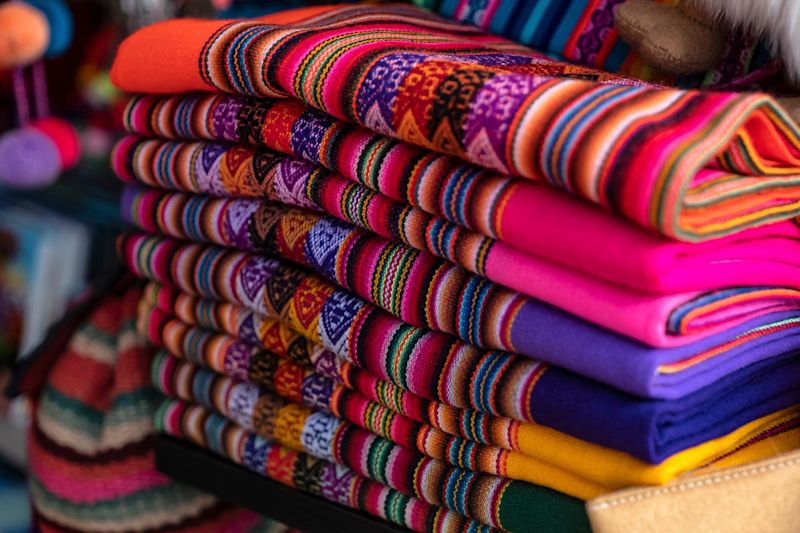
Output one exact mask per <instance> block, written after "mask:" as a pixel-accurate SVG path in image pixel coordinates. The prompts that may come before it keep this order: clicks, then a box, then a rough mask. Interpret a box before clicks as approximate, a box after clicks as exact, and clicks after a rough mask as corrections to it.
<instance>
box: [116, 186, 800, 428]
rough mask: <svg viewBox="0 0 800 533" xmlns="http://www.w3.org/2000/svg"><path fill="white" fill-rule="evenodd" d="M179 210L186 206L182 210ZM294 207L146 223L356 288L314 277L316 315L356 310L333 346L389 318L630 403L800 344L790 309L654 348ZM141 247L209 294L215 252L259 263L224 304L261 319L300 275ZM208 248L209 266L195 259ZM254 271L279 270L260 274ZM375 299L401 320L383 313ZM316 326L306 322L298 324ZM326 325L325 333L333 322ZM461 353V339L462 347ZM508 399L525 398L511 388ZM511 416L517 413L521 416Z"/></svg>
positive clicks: (701, 382) (344, 318)
mask: <svg viewBox="0 0 800 533" xmlns="http://www.w3.org/2000/svg"><path fill="white" fill-rule="evenodd" d="M207 202H210V200H207V199H202V198H197V199H196V201H195V202H194V203H193V205H192V206H190V207H191V208H190V209H188V210H187V213H191V212H192V211H195V212H196V213H201V212H202V206H203V205H204V203H207ZM177 205H178V207H180V205H181V203H180V202H178V203H177ZM220 205H221V206H223V207H224V205H226V204H225V202H222V203H221V204H220ZM259 205H260V204H259ZM251 206H252V204H251ZM285 210H286V208H282V207H279V206H272V207H269V208H267V209H266V210H265V211H264V212H262V213H261V215H263V216H258V217H257V218H255V219H253V220H252V224H251V223H250V215H251V214H253V212H254V211H253V210H250V211H249V212H248V211H239V212H237V213H236V215H235V216H232V217H230V218H229V219H226V218H225V217H221V219H220V218H217V217H215V216H211V217H209V218H208V219H207V220H206V219H203V217H202V216H200V217H199V218H198V220H197V221H196V222H197V223H196V224H195V223H194V222H195V221H194V215H187V216H189V218H188V219H186V220H184V219H183V218H182V217H171V216H168V217H167V218H166V219H164V220H160V222H161V224H159V219H158V217H154V218H155V220H154V219H151V218H149V217H146V216H145V217H142V216H137V217H136V218H137V219H138V220H139V221H142V222H143V223H144V225H145V226H146V227H148V228H150V229H156V228H157V229H159V230H163V231H166V232H167V233H169V234H171V235H172V236H175V237H183V238H186V237H188V238H192V239H198V238H204V237H205V238H210V239H211V240H214V241H216V242H224V243H232V244H238V245H239V246H243V244H242V243H246V242H247V240H248V239H253V240H255V241H256V242H258V243H259V245H261V246H262V247H273V246H274V247H276V248H278V250H279V251H280V255H282V256H284V257H289V258H292V259H294V260H295V261H296V262H298V263H300V264H304V265H309V266H313V267H314V269H316V270H317V271H318V272H320V273H321V274H323V275H324V276H326V277H327V278H329V279H331V280H333V281H335V282H336V283H339V284H341V285H342V286H344V287H346V288H349V289H351V290H352V292H348V291H346V290H345V291H343V290H342V289H339V288H336V287H335V286H334V285H333V284H332V283H330V282H329V281H327V280H324V279H322V278H320V277H317V276H309V278H308V279H309V280H314V281H313V283H314V284H315V285H316V284H321V286H322V287H324V288H323V289H320V291H317V292H321V293H325V294H326V296H325V298H322V297H320V296H316V297H315V300H314V301H315V302H316V303H317V304H318V305H317V306H316V307H315V308H314V309H313V310H312V309H311V308H309V309H308V311H309V312H310V313H311V315H313V316H319V314H320V313H326V312H325V311H324V309H323V308H324V300H325V299H326V298H327V295H328V294H330V295H333V296H331V298H332V299H333V300H334V301H336V300H342V301H344V300H345V299H346V300H347V302H348V303H347V304H346V307H347V308H348V309H347V310H346V311H345V310H342V311H337V313H339V316H337V317H336V319H335V321H336V326H335V328H336V330H337V331H335V332H333V333H332V335H333V336H334V338H335V340H332V341H331V342H333V343H334V344H337V343H339V342H345V341H346V339H347V338H348V337H349V336H350V335H352V334H351V333H346V332H348V331H350V332H352V331H356V330H357V326H356V325H355V323H354V322H353V320H354V319H356V318H357V316H358V315H359V314H364V315H366V314H370V315H374V314H377V315H378V316H382V317H385V319H386V320H387V322H386V323H387V324H392V325H391V327H389V329H387V330H386V331H382V333H383V335H386V334H388V332H389V331H391V330H392V329H394V328H402V329H403V330H407V331H409V332H417V331H419V333H415V335H417V334H419V335H424V336H425V337H426V338H427V339H432V338H433V336H434V333H433V332H430V333H428V332H424V333H423V332H422V331H421V330H419V329H418V328H414V327H412V326H413V325H415V324H416V325H417V326H419V327H425V326H427V327H430V328H431V329H433V330H436V331H445V332H448V333H455V334H457V336H458V337H460V338H461V339H464V340H467V341H470V342H472V343H473V344H475V345H479V346H488V347H491V348H496V349H505V350H510V351H512V352H515V353H520V354H524V355H527V356H530V357H533V358H536V359H537V360H542V359H546V360H547V361H549V362H552V363H554V364H557V365H559V366H561V367H563V368H566V369H569V370H572V371H574V372H576V373H578V374H581V375H583V376H587V377H590V378H592V379H595V380H598V381H601V382H604V383H607V384H610V385H612V386H614V387H616V388H619V389H621V390H624V391H626V392H630V393H632V394H637V395H641V396H644V397H656V398H678V397H683V396H686V395H688V394H690V393H692V392H695V391H697V390H700V389H703V388H705V387H707V386H709V385H710V384H712V383H714V382H716V381H718V380H719V379H722V378H724V377H725V376H726V375H728V374H730V373H731V372H732V371H734V370H737V369H739V368H741V367H743V366H745V365H747V364H750V363H753V362H757V361H760V360H763V359H770V358H775V357H778V356H781V355H782V354H786V353H788V352H789V351H791V350H792V349H796V348H797V347H798V343H800V337H798V336H797V335H794V334H793V333H794V332H795V329H796V327H795V325H796V323H797V322H798V318H797V317H796V316H795V314H794V313H792V312H791V311H783V310H781V309H776V311H781V312H776V313H772V314H768V315H765V316H764V317H760V318H758V319H756V320H753V321H750V322H746V323H744V324H742V325H740V326H737V327H736V328H731V329H730V330H729V331H725V332H723V333H721V334H718V335H715V336H710V337H708V338H706V339H701V340H699V341H696V342H694V343H692V344H689V345H685V346H680V347H675V348H663V349H657V348H649V347H646V346H643V345H641V344H639V343H637V342H634V341H632V340H629V339H626V338H624V337H621V336H618V335H614V334H612V333H609V332H607V331H605V330H603V329H601V328H598V327H595V326H593V325H591V324H588V323H586V322H584V321H582V320H579V319H576V318H575V317H573V316H571V315H569V314H567V313H564V312H563V311H561V310H559V309H557V308H554V307H551V306H549V305H545V304H542V303H541V302H537V301H535V300H533V299H530V298H525V297H523V296H521V295H519V294H517V293H513V292H511V291H508V290H506V289H502V288H500V287H498V286H496V285H494V284H492V283H491V282H489V281H487V280H486V279H485V278H480V277H477V276H470V275H468V273H466V272H465V271H463V270H462V269H458V268H456V267H454V266H453V265H450V264H447V263H444V262H441V261H438V260H436V259H435V258H433V257H430V256H427V257H425V256H422V255H420V254H419V253H418V252H415V251H413V250H410V249H407V248H405V249H404V248H403V246H402V244H400V243H396V242H393V241H387V240H384V239H380V238H378V237H376V236H374V235H371V234H368V233H366V232H363V231H359V230H353V229H352V228H351V229H348V228H347V227H346V226H345V225H344V224H342V223H341V222H338V221H333V220H332V221H325V220H320V219H319V218H318V217H316V216H315V215H313V214H310V213H307V212H296V214H293V215H291V216H282V213H283V212H284V211H285ZM225 220H228V221H230V222H232V227H225V226H224V222H225ZM209 221H211V222H209ZM137 239H140V238H134V239H133V240H129V242H130V243H131V245H130V247H128V249H126V251H125V252H124V254H123V255H124V257H125V260H126V261H128V262H129V266H131V267H132V268H134V270H144V271H148V270H151V269H152V268H155V269H156V270H159V269H161V268H165V267H167V265H166V264H163V265H161V264H154V263H152V262H153V261H155V262H156V263H157V262H159V261H167V262H168V263H172V265H173V266H172V268H179V269H181V270H186V271H194V270H195V269H196V265H202V269H201V270H198V271H197V272H196V273H195V274H192V276H198V277H199V279H197V280H186V281H187V282H188V283H190V284H194V283H199V284H200V285H201V286H212V285H216V284H221V283H224V284H228V283H230V281H231V280H230V277H231V274H232V273H231V272H229V271H227V270H221V269H220V268H219V265H220V264H221V263H220V261H218V260H213V261H209V259H210V257H211V256H212V255H220V254H222V255H224V256H225V257H226V258H230V259H229V260H230V261H233V262H240V263H248V264H251V265H252V266H251V267H248V268H249V269H256V270H258V271H259V272H261V271H263V272H264V273H263V274H259V276H261V278H260V279H259V280H258V281H256V278H253V279H244V278H243V277H242V276H249V275H250V274H249V273H247V272H248V271H247V270H239V271H238V274H236V275H238V276H239V278H240V279H241V280H242V283H245V284H247V285H249V287H247V288H246V289H245V291H244V293H242V294H229V295H228V296H227V297H226V298H224V299H225V300H228V301H231V302H239V303H242V304H243V305H245V306H251V307H252V308H253V310H255V311H259V312H263V311H264V305H265V304H266V305H269V304H268V303H265V302H258V301H254V300H253V296H254V295H255V294H256V293H257V292H259V291H261V289H262V288H261V287H258V286H256V285H257V284H258V283H261V284H262V285H265V286H266V285H269V280H270V279H272V276H273V274H272V272H273V271H274V270H275V268H278V270H281V271H282V269H283V268H284V267H285V268H287V269H289V270H291V269H292V268H293V267H290V266H289V265H288V263H286V262H284V261H281V260H279V259H276V258H273V257H272V256H270V257H269V258H267V257H264V256H259V255H256V254H253V255H245V254H241V253H236V252H232V251H231V252H228V251H223V250H221V249H219V248H208V247H195V248H191V250H194V251H188V250H190V249H189V248H186V250H187V252H186V253H183V254H178V255H172V254H170V255H163V256H159V257H158V258H156V257H155V256H151V255H141V254H140V250H142V249H143V248H142V244H141V243H139V244H135V243H134V241H136V240H137ZM148 242H150V243H151V244H153V243H155V241H148ZM262 243H263V244H262ZM151 244H148V245H147V246H150V245H151ZM158 246H159V247H162V248H163V247H174V246H177V245H175V244H174V243H173V244H162V245H158ZM145 248H146V247H145ZM201 251H202V254H204V255H207V256H208V258H209V259H205V260H201V259H200V258H199V257H197V256H198V254H201ZM175 253H177V251H175ZM226 260H228V259H226ZM256 263H265V265H267V264H268V265H269V266H258V267H256V266H255V264H256ZM137 264H138V266H134V265H137ZM181 287H186V285H181ZM384 287H391V290H384ZM299 288H300V289H302V288H303V286H300V287H299ZM187 290H188V289H187ZM215 290H216V289H215ZM225 290H229V288H227V287H226V288H225ZM248 293H250V294H248ZM353 293H355V294H353ZM356 295H357V296H356ZM370 302H371V303H374V304H377V306H378V307H380V308H383V309H384V310H387V311H389V314H390V315H394V316H391V317H390V316H386V315H384V314H383V313H381V312H380V311H378V309H376V308H375V307H374V306H373V305H371V303H370ZM304 312H305V310H304ZM331 312H332V311H331ZM311 315H310V316H311ZM394 317H398V318H400V319H402V321H403V322H401V321H400V320H398V319H397V318H394ZM306 320H307V319H301V320H300V322H304V321H306ZM320 323H321V324H324V323H325V319H323V320H322V321H321V322H320ZM309 326H314V327H316V325H315V324H312V323H309V324H298V326H297V327H299V328H300V330H301V331H305V330H306V329H308V328H309ZM565 337H566V338H567V340H566V341H565ZM377 338H378V339H380V338H383V337H377ZM442 339H443V340H442V341H441V342H446V343H447V344H450V343H453V342H454V340H453V339H452V338H450V337H442ZM444 339H446V341H445V340H444ZM459 345H460V343H458V342H456V344H454V345H453V346H459ZM409 349H413V346H409ZM459 349H460V348H459ZM597 350H602V352H603V353H604V357H605V359H604V360H599V359H598V358H597V353H598V352H597ZM497 357H508V358H509V359H508V360H509V361H516V360H517V359H524V357H520V356H516V355H514V356H509V355H507V354H498V356H497ZM513 364H514V365H516V364H517V363H516V362H515V363H513ZM523 364H527V363H523ZM431 368H436V367H431ZM520 390H527V389H520ZM507 394H509V395H512V394H519V393H518V392H512V391H509V392H508V393H507ZM523 401H524V400H523ZM459 406H463V405H459ZM509 412H510V411H509ZM509 412H507V413H506V414H507V416H512V415H510V414H508V413H509ZM515 418H516V416H515ZM523 419H527V418H523Z"/></svg>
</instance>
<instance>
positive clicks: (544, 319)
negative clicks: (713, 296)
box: [512, 303, 800, 399]
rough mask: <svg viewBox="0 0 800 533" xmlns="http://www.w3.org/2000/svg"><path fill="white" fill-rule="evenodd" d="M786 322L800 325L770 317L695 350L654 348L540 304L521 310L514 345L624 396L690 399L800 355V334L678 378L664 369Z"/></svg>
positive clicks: (789, 316)
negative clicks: (738, 374) (736, 375)
mask: <svg viewBox="0 0 800 533" xmlns="http://www.w3.org/2000/svg"><path fill="white" fill-rule="evenodd" d="M785 322H798V323H800V317H798V316H797V313H795V312H791V311H785V312H781V313H772V314H769V315H765V316H762V317H758V318H756V319H753V320H751V321H749V322H745V323H744V324H740V325H739V326H737V327H734V328H731V329H730V330H728V331H724V332H722V333H718V334H716V335H712V336H710V337H706V338H704V339H700V340H698V341H696V342H693V343H692V344H688V345H684V346H678V347H675V348H652V347H650V346H646V345H644V344H641V343H639V342H636V341H634V340H632V339H629V338H627V337H624V336H622V335H618V334H616V333H612V332H610V331H607V330H604V329H603V328H600V327H598V326H595V325H593V324H591V323H589V322H586V321H584V320H581V319H579V318H577V317H575V316H573V315H570V314H568V313H565V312H564V311H561V310H560V309H557V308H555V307H552V306H549V305H546V304H542V303H538V304H537V305H532V304H531V305H525V306H524V307H523V308H522V309H521V310H520V316H519V318H518V319H517V320H515V327H514V329H513V330H512V341H513V343H514V346H516V347H517V348H518V349H519V352H520V353H524V354H525V355H528V356H530V357H534V358H537V359H540V360H543V361H550V362H552V363H554V364H557V365H559V366H561V367H563V368H566V369H569V370H572V371H574V372H577V373H579V374H583V375H585V376H590V377H591V378H592V379H595V380H598V381H601V382H603V383H607V384H609V385H612V386H614V387H617V388H619V389H620V390H623V391H625V392H628V393H631V394H635V395H638V396H643V397H646V398H660V399H670V398H680V397H682V396H686V395H687V394H690V393H692V392H694V391H696V390H698V389H701V388H703V387H706V386H708V385H710V384H711V383H713V382H715V381H717V380H718V379H720V378H722V377H723V376H725V375H727V374H730V373H731V372H735V371H736V370H738V369H740V368H743V367H745V366H747V365H750V364H753V363H755V362H758V361H761V360H764V359H768V358H772V357H776V356H780V355H783V354H786V353H787V352H791V351H793V350H800V332H798V330H797V328H788V329H785V330H782V331H781V330H778V331H773V332H770V333H767V334H765V335H762V336H758V337H755V338H752V339H751V340H749V341H748V342H743V343H741V344H739V345H737V346H734V347H732V348H731V349H729V350H727V351H724V352H722V353H720V354H717V355H715V356H714V357H710V358H708V359H706V360H705V361H703V362H700V363H697V364H695V365H694V366H692V367H690V368H687V369H685V370H682V371H681V372H677V373H675V374H666V373H661V372H659V367H660V366H661V365H664V364H667V363H674V362H677V361H683V360H685V359H688V358H691V357H695V356H698V355H699V354H702V353H703V352H706V351H708V350H710V349H713V348H715V347H717V346H719V345H721V344H724V343H727V342H731V341H734V340H735V339H737V338H739V337H741V336H742V335H744V334H745V333H748V332H753V331H756V330H761V329H763V328H765V327H769V326H771V325H775V324H782V323H785ZM517 324H518V325H519V327H516V325H517Z"/></svg>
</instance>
